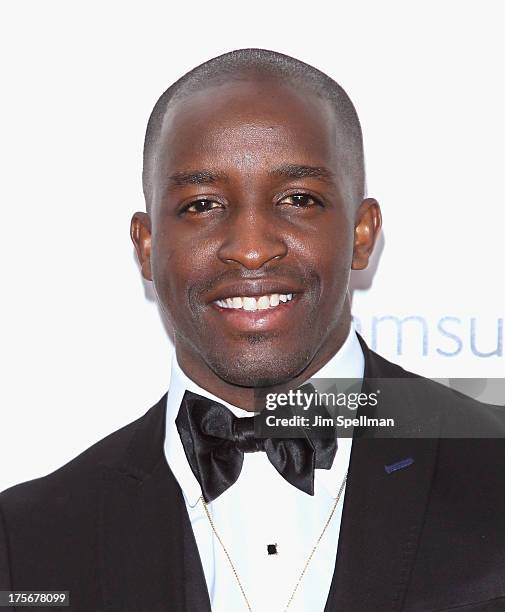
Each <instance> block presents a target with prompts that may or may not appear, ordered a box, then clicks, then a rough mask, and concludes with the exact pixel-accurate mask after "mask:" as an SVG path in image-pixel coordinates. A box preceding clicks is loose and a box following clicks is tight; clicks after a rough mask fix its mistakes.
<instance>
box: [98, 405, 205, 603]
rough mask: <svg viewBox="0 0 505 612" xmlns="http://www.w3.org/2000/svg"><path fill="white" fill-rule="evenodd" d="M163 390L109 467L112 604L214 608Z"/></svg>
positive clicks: (104, 571)
mask: <svg viewBox="0 0 505 612" xmlns="http://www.w3.org/2000/svg"><path fill="white" fill-rule="evenodd" d="M165 404H166V396H164V397H163V398H162V399H161V400H160V402H158V404H156V406H154V407H153V408H151V410H150V411H149V412H148V413H147V414H146V415H144V417H142V418H141V419H139V421H138V425H137V429H136V431H135V434H134V435H133V437H132V440H131V442H130V444H129V446H128V449H127V451H126V453H124V455H123V457H122V458H121V460H120V461H118V462H114V463H113V464H111V465H107V466H104V467H103V471H102V477H103V481H102V484H103V498H102V508H101V517H100V519H101V520H100V525H101V533H100V539H101V551H100V559H101V568H100V569H101V575H102V588H103V595H104V600H105V606H106V609H107V610H109V611H110V612H113V611H114V612H125V611H127V610H152V611H153V612H158V611H160V612H161V611H166V610H170V611H174V612H183V611H186V610H188V611H193V610H199V611H200V610H201V611H202V612H205V611H208V612H210V603H209V597H208V593H207V587H206V584H205V578H204V575H203V570H202V566H201V562H200V557H199V554H198V549H197V546H196V542H195V539H194V536H193V531H192V528H191V524H190V521H189V518H188V515H187V511H186V506H185V503H184V498H183V496H182V492H181V490H180V488H179V485H178V484H177V481H176V480H175V477H174V476H173V474H172V472H171V471H170V469H169V467H168V465H167V463H166V460H165V455H164V452H163V443H164V437H165Z"/></svg>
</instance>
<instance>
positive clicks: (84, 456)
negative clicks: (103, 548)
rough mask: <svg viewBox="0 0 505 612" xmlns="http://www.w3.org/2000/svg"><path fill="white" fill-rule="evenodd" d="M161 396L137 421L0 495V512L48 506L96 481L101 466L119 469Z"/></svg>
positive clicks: (159, 404)
mask: <svg viewBox="0 0 505 612" xmlns="http://www.w3.org/2000/svg"><path fill="white" fill-rule="evenodd" d="M165 397H166V396H163V397H162V398H161V399H160V400H159V401H158V402H157V403H156V404H155V405H154V406H152V407H151V408H150V409H149V410H148V411H147V412H146V413H145V414H143V415H142V416H141V417H139V418H138V419H136V420H135V421H132V422H131V423H128V424H127V425H124V426H123V427H121V428H120V429H118V430H116V431H114V432H112V433H110V434H109V435H107V436H106V437H105V438H103V439H102V440H99V441H98V442H96V443H95V444H93V445H92V446H90V447H89V448H88V449H86V450H85V451H83V452H82V453H80V454H79V455H78V456H76V457H74V458H73V459H71V460H70V461H69V462H68V463H66V464H65V465H63V466H62V467H60V468H58V469H57V470H55V471H54V472H51V473H50V474H47V475H46V476H42V477H40V478H35V479H33V480H29V481H26V482H23V483H20V484H17V485H14V486H12V487H10V488H8V489H6V490H4V491H3V492H0V510H1V509H2V507H3V508H4V509H7V510H9V509H11V510H15V509H20V508H23V507H24V508H26V507H29V506H31V505H37V506H39V507H41V504H44V503H47V504H49V505H51V503H53V502H54V500H55V496H56V497H57V496H58V495H60V496H61V492H62V491H66V492H67V493H68V492H70V491H72V490H74V489H78V488H83V485H84V484H85V483H87V482H88V483H89V481H91V480H94V479H96V477H97V475H98V473H99V472H100V471H101V468H102V467H103V466H113V467H114V466H119V465H120V464H121V463H122V462H123V461H124V459H125V457H127V456H128V449H129V447H130V444H131V443H132V440H133V439H134V437H135V435H136V434H137V432H138V431H139V429H141V428H142V427H143V426H145V425H146V423H148V422H150V421H153V420H154V419H155V418H156V417H157V416H158V417H159V412H160V410H161V409H162V407H163V405H164V404H163V400H164V399H165Z"/></svg>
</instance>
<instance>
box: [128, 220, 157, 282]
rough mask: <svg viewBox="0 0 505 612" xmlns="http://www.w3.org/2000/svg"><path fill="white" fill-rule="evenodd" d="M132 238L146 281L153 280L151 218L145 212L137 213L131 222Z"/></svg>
mask: <svg viewBox="0 0 505 612" xmlns="http://www.w3.org/2000/svg"><path fill="white" fill-rule="evenodd" d="M130 236H131V239H132V242H133V244H134V245H135V251H136V252H137V257H138V260H139V263H140V267H141V270H142V276H143V277H144V278H145V279H146V280H150V281H152V280H153V277H152V274H151V218H150V217H149V215H148V214H147V213H145V212H136V213H135V214H134V215H133V217H132V220H131V225H130Z"/></svg>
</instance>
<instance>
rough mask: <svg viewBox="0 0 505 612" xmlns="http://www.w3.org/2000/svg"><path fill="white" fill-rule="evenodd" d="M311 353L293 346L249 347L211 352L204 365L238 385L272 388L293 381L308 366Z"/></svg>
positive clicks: (230, 382) (223, 378) (222, 377)
mask: <svg viewBox="0 0 505 612" xmlns="http://www.w3.org/2000/svg"><path fill="white" fill-rule="evenodd" d="M310 361H311V354H310V353H309V352H307V351H301V350H300V349H296V350H293V351H286V350H283V351H272V350H265V348H259V347H249V348H248V350H244V351H241V352H240V353H238V352H237V353H235V352H232V351H230V352H226V353H224V354H223V353H220V354H219V355H212V356H211V357H210V358H209V359H208V360H207V364H208V365H209V367H210V368H211V369H212V370H213V371H214V373H215V374H216V375H217V376H219V378H221V379H222V380H224V381H226V382H227V383H229V384H232V385H238V386H240V387H272V386H275V385H279V384H283V383H285V382H287V381H289V380H292V379H293V378H295V377H296V376H298V374H300V373H301V372H303V370H304V369H305V368H306V367H307V366H308V365H309V363H310Z"/></svg>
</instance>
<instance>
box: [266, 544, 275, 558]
mask: <svg viewBox="0 0 505 612" xmlns="http://www.w3.org/2000/svg"><path fill="white" fill-rule="evenodd" d="M267 553H268V554H269V555H276V554H277V544H267Z"/></svg>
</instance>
